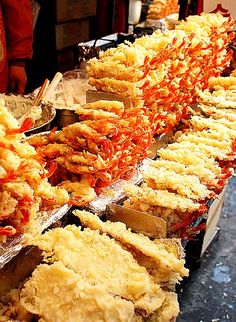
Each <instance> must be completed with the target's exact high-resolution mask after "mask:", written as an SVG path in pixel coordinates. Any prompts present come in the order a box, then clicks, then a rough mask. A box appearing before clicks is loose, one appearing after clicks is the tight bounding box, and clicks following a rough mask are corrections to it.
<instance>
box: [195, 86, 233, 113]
mask: <svg viewBox="0 0 236 322" xmlns="http://www.w3.org/2000/svg"><path fill="white" fill-rule="evenodd" d="M198 101H199V102H200V103H203V104H206V105H212V106H215V107H217V108H233V109H235V108H236V89H234V90H224V89H223V90H217V91H213V92H210V91H209V90H207V89H205V90H204V91H203V92H199V99H198Z"/></svg>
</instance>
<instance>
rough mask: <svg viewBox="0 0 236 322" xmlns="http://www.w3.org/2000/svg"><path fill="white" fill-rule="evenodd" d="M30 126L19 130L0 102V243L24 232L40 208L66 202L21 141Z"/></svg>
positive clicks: (27, 123)
mask: <svg viewBox="0 0 236 322" xmlns="http://www.w3.org/2000/svg"><path fill="white" fill-rule="evenodd" d="M31 125H32V123H31V121H29V120H28V119H26V120H25V121H24V122H23V123H22V125H21V127H20V126H19V124H18V122H17V120H16V119H15V118H14V117H13V116H12V115H11V113H10V112H9V111H8V110H7V108H6V107H5V105H4V101H3V100H0V242H4V241H5V240H6V237H7V236H13V235H15V234H16V233H19V232H22V231H26V230H27V229H28V228H29V226H30V225H31V224H32V223H33V220H34V219H35V217H36V214H37V212H38V211H39V210H40V208H41V209H42V208H45V207H49V208H52V207H54V206H57V205H61V204H65V203H67V202H68V200H69V197H68V193H67V192H66V190H64V189H60V188H57V187H56V188H55V187H52V186H51V185H50V184H49V182H48V179H47V176H48V175H49V172H48V170H46V169H45V163H44V162H43V161H42V158H41V157H40V156H39V155H38V154H37V152H36V151H35V149H34V148H33V147H32V146H30V145H29V144H28V143H27V142H23V141H22V139H23V138H24V134H22V133H23V131H25V130H26V129H28V128H30V126H31Z"/></svg>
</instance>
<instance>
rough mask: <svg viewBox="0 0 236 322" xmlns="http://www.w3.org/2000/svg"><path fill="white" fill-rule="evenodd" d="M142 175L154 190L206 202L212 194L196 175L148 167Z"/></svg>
mask: <svg viewBox="0 0 236 322" xmlns="http://www.w3.org/2000/svg"><path fill="white" fill-rule="evenodd" d="M142 175H143V178H144V180H145V182H146V183H147V185H148V187H151V188H152V189H154V190H165V189H166V190H170V191H172V192H175V193H178V194H179V195H181V196H184V197H187V198H189V199H196V200H204V199H206V198H207V197H210V195H211V194H212V192H211V191H210V190H208V189H207V187H206V186H205V185H204V184H202V183H201V182H200V180H199V178H198V177H196V176H195V175H189V174H182V173H181V174H178V173H176V172H175V171H173V170H168V169H166V168H165V167H163V168H160V169H157V168H153V167H148V168H147V169H145V170H144V171H142Z"/></svg>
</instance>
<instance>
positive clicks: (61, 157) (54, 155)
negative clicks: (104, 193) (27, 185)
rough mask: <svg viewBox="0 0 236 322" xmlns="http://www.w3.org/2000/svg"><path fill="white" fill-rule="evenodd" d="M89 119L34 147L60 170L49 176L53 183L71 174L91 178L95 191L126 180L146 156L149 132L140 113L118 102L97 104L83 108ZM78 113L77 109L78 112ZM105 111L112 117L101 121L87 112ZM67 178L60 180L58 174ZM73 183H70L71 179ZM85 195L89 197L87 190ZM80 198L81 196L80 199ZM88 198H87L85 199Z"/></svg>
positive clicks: (52, 132) (72, 125) (55, 133)
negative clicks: (93, 181) (121, 179)
mask: <svg viewBox="0 0 236 322" xmlns="http://www.w3.org/2000/svg"><path fill="white" fill-rule="evenodd" d="M83 109H84V111H86V113H87V112H88V113H87V114H86V115H87V116H88V117H90V119H87V120H84V121H81V122H80V123H74V124H71V125H69V126H67V127H65V128H63V129H62V131H59V132H55V131H54V130H53V131H51V133H50V134H49V135H48V140H49V142H50V143H49V144H47V145H46V146H40V145H38V142H37V140H36V145H38V146H36V148H37V151H38V153H39V154H40V155H41V156H42V157H44V158H46V160H47V161H52V160H53V161H55V162H56V163H57V164H58V165H59V169H60V171H57V172H56V175H58V178H56V175H54V176H53V177H52V179H53V182H55V183H56V184H60V183H61V181H66V180H70V181H71V175H74V174H76V175H77V176H78V181H80V179H81V178H80V177H79V176H83V175H85V174H86V175H92V176H93V178H94V180H95V183H94V187H95V189H96V192H100V191H101V190H102V189H103V188H105V187H106V186H108V185H110V184H112V183H113V182H115V181H117V180H118V179H120V178H128V177H130V176H131V175H132V173H133V172H134V170H135V167H136V165H137V162H138V161H142V160H143V159H144V158H145V157H146V155H147V149H148V147H149V145H150V144H151V142H152V140H153V137H152V129H151V126H150V121H149V120H148V118H147V116H146V115H145V114H144V112H143V111H141V110H140V111H138V110H137V109H135V108H133V107H125V106H124V103H122V102H119V101H105V100H101V101H97V102H93V103H89V104H86V105H85V106H84V107H83ZM80 110H81V109H80ZM91 111H92V112H93V111H95V112H97V113H100V112H102V113H103V112H105V113H108V114H111V115H113V114H114V115H115V116H116V117H114V118H112V117H109V118H106V117H104V114H102V113H101V114H100V115H103V116H102V118H101V119H97V117H94V114H93V113H92V114H89V113H90V112H91ZM61 172H62V173H64V174H65V175H67V176H68V177H67V178H62V180H61V178H60V176H61V175H60V173H61ZM72 181H73V180H72ZM88 194H89V196H91V194H90V192H89V191H88ZM83 198H84V197H83ZM88 199H90V197H89V198H88Z"/></svg>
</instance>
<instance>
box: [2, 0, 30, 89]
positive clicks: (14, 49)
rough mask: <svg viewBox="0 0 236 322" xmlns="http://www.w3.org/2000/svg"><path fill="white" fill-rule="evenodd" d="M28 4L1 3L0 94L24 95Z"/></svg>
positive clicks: (20, 0)
mask: <svg viewBox="0 0 236 322" xmlns="http://www.w3.org/2000/svg"><path fill="white" fill-rule="evenodd" d="M32 20H33V19H32V2H31V0H1V1H0V92H1V93H5V92H7V91H9V92H13V93H16V94H23V93H24V90H25V87H26V83H27V76H26V72H25V62H26V61H27V60H28V59H30V58H31V56H32V41H33V27H32Z"/></svg>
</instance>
